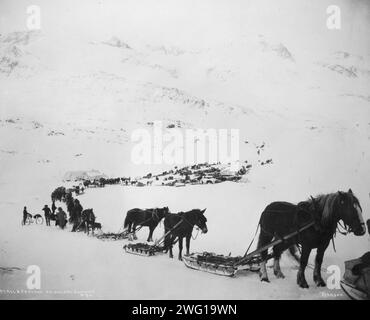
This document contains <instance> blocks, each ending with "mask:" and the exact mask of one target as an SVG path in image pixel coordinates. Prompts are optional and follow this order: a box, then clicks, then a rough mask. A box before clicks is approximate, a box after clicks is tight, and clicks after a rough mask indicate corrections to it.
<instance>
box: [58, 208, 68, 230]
mask: <svg viewBox="0 0 370 320" xmlns="http://www.w3.org/2000/svg"><path fill="white" fill-rule="evenodd" d="M57 221H58V226H59V227H60V228H61V229H64V228H65V226H66V224H67V214H66V213H65V212H64V211H63V209H62V208H61V207H59V208H58V212H57Z"/></svg>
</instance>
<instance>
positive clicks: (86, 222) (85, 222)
mask: <svg viewBox="0 0 370 320" xmlns="http://www.w3.org/2000/svg"><path fill="white" fill-rule="evenodd" d="M81 226H82V227H83V228H84V231H85V233H87V234H89V230H90V227H91V232H92V234H93V235H94V229H95V214H94V211H93V209H85V210H83V211H82V213H81V223H80V225H79V226H78V228H79V227H81ZM78 228H77V229H78Z"/></svg>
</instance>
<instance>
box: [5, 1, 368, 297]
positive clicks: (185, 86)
mask: <svg viewBox="0 0 370 320" xmlns="http://www.w3.org/2000/svg"><path fill="white" fill-rule="evenodd" d="M325 2H326V1H302V2H300V4H298V3H297V2H293V1H288V0H285V1H281V2H279V4H276V3H275V2H274V1H250V2H244V1H235V2H233V3H232V4H231V3H230V2H227V1H221V0H220V1H202V2H197V1H181V0H179V1H173V2H172V1H169V0H161V1H155V2H153V1H149V0H140V1H114V0H110V1H104V2H102V3H101V2H100V1H81V3H80V4H79V5H78V6H77V5H76V4H75V3H74V2H72V1H52V2H50V1H40V3H41V4H40V6H41V9H42V16H43V24H42V29H41V30H40V31H27V30H25V29H24V21H23V20H22V18H21V17H19V14H20V12H24V11H25V10H23V9H22V10H23V11H22V10H20V9H19V8H18V7H17V6H16V5H13V4H12V2H11V1H2V2H1V4H0V12H6V14H5V15H4V16H3V17H2V20H1V21H2V24H1V27H2V29H1V31H0V137H1V139H0V167H1V173H0V215H1V216H2V217H1V221H3V222H2V223H1V225H0V267H7V268H11V267H16V268H21V270H18V269H14V270H13V271H3V272H1V273H0V289H1V288H3V287H5V288H18V287H23V286H24V281H25V280H24V279H25V277H26V274H25V268H26V267H27V265H30V264H37V265H40V266H41V268H42V270H43V272H45V276H44V277H43V281H45V283H44V285H45V287H44V289H45V290H46V289H50V290H54V289H55V290H62V289H71V288H72V289H76V290H95V293H94V295H93V297H95V298H118V299H119V298H144V299H145V298H155V299H164V298H186V299H190V298H218V299H228V298H238V299H247V298H306V299H312V298H322V297H323V292H329V291H328V290H327V289H325V290H326V291H325V290H321V289H316V288H314V286H313V285H312V288H311V289H310V290H300V289H298V288H297V287H296V286H295V272H296V269H295V264H294V262H293V261H291V260H290V259H289V257H285V256H284V258H283V272H285V274H286V275H287V279H285V280H280V279H279V280H275V279H274V277H273V276H272V275H271V279H272V283H271V284H261V283H260V281H259V279H258V276H257V275H256V274H243V275H240V276H238V277H237V278H236V279H224V278H218V277H216V276H213V275H208V274H203V273H198V272H195V271H191V270H189V269H186V268H185V267H184V266H183V264H182V263H181V262H178V261H177V260H174V261H171V260H170V259H168V258H167V257H163V256H158V257H154V258H153V259H145V258H141V257H135V256H128V255H125V254H123V252H122V248H121V247H122V244H123V243H110V242H109V243H106V242H100V241H98V240H96V239H90V238H87V237H85V236H83V235H81V234H71V233H69V232H61V231H59V230H56V229H54V228H52V229H47V228H46V227H45V226H41V227H38V226H31V227H29V228H22V227H21V226H20V218H21V211H22V208H23V206H24V205H27V207H28V208H29V210H30V212H33V213H36V212H40V211H41V208H42V207H43V206H44V204H45V203H49V201H50V193H51V191H52V190H54V189H55V187H57V186H59V185H61V184H62V179H63V175H64V174H65V172H67V171H79V172H82V171H89V170H91V169H96V170H99V171H100V172H104V173H105V174H107V175H108V176H142V175H144V174H146V173H148V172H161V171H162V170H167V169H169V168H170V167H169V166H166V165H135V164H134V163H132V161H131V157H130V154H131V150H132V146H133V143H132V142H131V133H132V130H134V129H136V128H147V129H148V130H149V129H150V128H151V127H150V123H151V122H153V121H156V120H161V121H162V122H163V124H164V126H167V125H169V124H178V123H180V124H181V128H182V129H183V130H185V129H191V128H203V129H206V128H216V129H218V128H228V129H231V128H237V129H239V130H240V160H241V161H244V160H248V163H252V164H253V170H251V172H250V174H248V181H249V183H246V184H244V183H243V184H234V183H223V184H220V185H211V186H189V187H186V188H167V187H163V188H162V187H154V186H153V187H148V188H135V187H120V186H116V187H107V188H105V189H96V190H88V192H86V194H85V195H83V196H81V202H82V204H83V206H84V207H93V208H94V209H95V211H96V213H97V215H98V220H100V221H101V222H102V224H103V227H104V230H106V231H116V230H118V229H119V227H120V226H121V224H122V222H123V217H124V213H125V212H126V211H127V210H128V209H130V208H132V207H143V208H144V207H153V206H169V207H170V209H171V210H172V211H173V212H176V211H180V210H187V209H190V208H207V211H206V212H207V217H208V220H209V233H208V234H207V235H200V236H199V237H198V238H197V239H196V240H195V241H193V242H192V248H193V250H194V251H196V250H208V251H214V252H217V253H225V254H228V253H229V252H232V254H233V255H238V254H242V253H243V252H244V250H245V249H246V247H247V246H248V244H249V241H250V239H251V238H252V236H253V234H254V231H255V227H256V223H257V221H258V218H259V214H260V212H261V211H262V210H263V208H264V207H265V206H266V205H267V204H268V203H269V202H271V201H274V200H286V201H291V202H298V201H300V200H303V199H306V198H307V197H308V196H309V195H311V194H312V195H315V194H318V193H329V192H333V191H337V190H347V189H348V188H349V187H351V188H352V190H354V192H355V193H356V195H357V196H358V197H359V199H360V201H361V205H362V207H363V212H364V218H365V219H368V218H369V214H368V212H369V210H370V203H369V192H370V191H369V185H370V181H369V180H370V178H369V177H370V167H369V161H370V153H369V150H370V122H369V119H370V91H369V88H370V86H369V84H370V45H369V42H368V41H366V40H367V39H369V38H370V37H369V36H370V35H369V30H370V28H369V24H370V23H369V19H368V16H366V10H364V9H368V7H366V4H362V3H359V4H358V6H357V7H356V6H353V5H351V2H350V1H337V2H340V3H338V5H340V6H342V8H343V12H344V16H343V19H344V20H343V21H344V22H346V23H344V24H343V30H341V31H340V32H337V33H335V34H334V33H330V31H328V30H327V29H326V28H325V18H326V16H325V10H326V7H327V5H328V4H330V3H325ZM51 3H53V4H51ZM17 5H18V6H22V5H24V6H26V1H19V2H18V4H17ZM361 6H364V7H361ZM185 13H186V14H185ZM351 14H352V15H351ZM354 15H356V19H355V20H354V19H351V17H352V16H354ZM66 21H68V23H65V22H66ZM349 21H350V22H349ZM348 25H350V26H351V27H349V26H348ZM293 26H294V27H293ZM366 26H367V28H366ZM353 34H356V37H353ZM261 144H265V147H264V149H263V150H262V151H261V152H260V154H257V149H256V146H260V145H261ZM267 159H273V164H272V165H269V166H261V165H260V162H261V161H265V160H267ZM161 234H162V229H158V230H157V231H156V234H155V237H157V238H158V237H159V236H160V235H161ZM139 236H140V238H141V239H142V240H144V239H145V237H146V231H145V230H143V231H141V233H140V235H139ZM367 237H368V236H365V237H362V238H355V237H354V236H348V237H346V238H344V237H343V236H338V239H337V253H334V252H333V250H332V248H330V249H328V252H327V256H326V259H325V261H324V263H325V265H326V266H327V265H330V264H332V263H335V264H338V265H340V266H341V267H343V262H344V260H345V259H349V258H352V257H357V256H358V255H360V254H362V253H363V252H364V251H365V250H368V248H369V240H368V238H367ZM25 243H26V244H27V250H23V249H22V248H24V246H25ZM51 243H52V245H51ZM86 266H88V270H86ZM148 269H150V271H148ZM0 270H2V269H0ZM310 273H311V271H310V270H308V271H307V279H312V277H311V275H310ZM144 274H145V276H143V275H144ZM163 274H165V275H166V276H163ZM179 278H180V279H183V284H181V285H180V284H179V283H177V282H176V283H175V282H174V279H179ZM152 279H155V280H152ZM187 283H192V286H191V288H189V286H187V285H186V284H187ZM309 284H312V281H311V280H309ZM205 288H208V289H210V290H207V291H205ZM337 293H340V291H339V292H337ZM49 296H51V297H53V298H61V297H65V295H64V296H63V295H58V294H56V293H54V294H47V293H45V292H44V293H43V294H42V295H41V297H49ZM0 297H2V296H1V295H0ZM5 297H6V298H9V297H12V296H11V295H10V296H9V295H8V296H7V295H5ZM17 297H18V298H19V297H20V296H17ZM71 297H72V298H78V297H79V296H78V295H74V294H72V295H71ZM22 298H37V296H34V295H32V294H29V295H25V296H22ZM82 298H83V297H82ZM332 298H335V297H333V296H332ZM337 298H344V296H340V295H339V297H337Z"/></svg>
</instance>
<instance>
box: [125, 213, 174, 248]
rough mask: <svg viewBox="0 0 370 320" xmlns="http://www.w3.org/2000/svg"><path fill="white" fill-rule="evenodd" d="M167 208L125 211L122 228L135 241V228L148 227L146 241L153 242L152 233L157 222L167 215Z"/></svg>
mask: <svg viewBox="0 0 370 320" xmlns="http://www.w3.org/2000/svg"><path fill="white" fill-rule="evenodd" d="M169 212H170V211H169V209H168V207H163V208H154V209H145V210H143V209H139V208H135V209H131V210H129V211H127V213H126V218H125V222H124V228H125V229H126V230H127V231H128V233H131V232H132V233H133V238H134V239H137V237H136V234H135V231H136V227H137V226H142V227H149V236H148V239H147V241H148V242H150V241H153V238H152V237H153V232H154V229H155V228H156V227H157V225H158V224H159V222H160V221H161V220H162V219H163V218H164V217H165V216H166V215H167V214H169Z"/></svg>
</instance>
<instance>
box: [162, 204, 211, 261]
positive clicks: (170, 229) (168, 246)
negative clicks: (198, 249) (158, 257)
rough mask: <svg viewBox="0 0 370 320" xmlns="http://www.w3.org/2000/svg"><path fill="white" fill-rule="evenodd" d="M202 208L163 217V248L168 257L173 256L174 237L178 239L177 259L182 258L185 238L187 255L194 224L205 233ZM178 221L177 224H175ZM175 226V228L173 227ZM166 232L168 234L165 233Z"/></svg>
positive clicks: (205, 225)
mask: <svg viewBox="0 0 370 320" xmlns="http://www.w3.org/2000/svg"><path fill="white" fill-rule="evenodd" d="M205 211H206V209H204V210H199V209H193V210H191V211H187V212H179V213H177V214H174V213H170V214H168V215H167V216H166V218H165V219H164V232H165V239H164V250H166V252H167V251H168V250H169V251H170V253H169V257H170V258H173V253H172V247H173V245H174V243H175V240H176V238H178V241H179V256H178V259H179V260H182V241H183V238H185V239H186V254H187V255H189V249H190V239H191V234H192V232H193V228H194V226H195V225H196V226H197V227H198V228H199V229H201V230H202V233H207V232H208V228H207V223H206V222H207V218H206V217H205V216H204V212H205ZM178 223H179V225H178V226H176V225H177V224H178ZM175 226H176V228H175ZM167 233H168V234H167Z"/></svg>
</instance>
